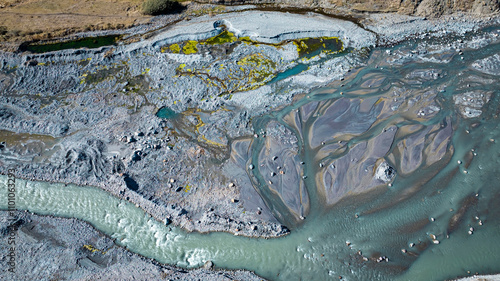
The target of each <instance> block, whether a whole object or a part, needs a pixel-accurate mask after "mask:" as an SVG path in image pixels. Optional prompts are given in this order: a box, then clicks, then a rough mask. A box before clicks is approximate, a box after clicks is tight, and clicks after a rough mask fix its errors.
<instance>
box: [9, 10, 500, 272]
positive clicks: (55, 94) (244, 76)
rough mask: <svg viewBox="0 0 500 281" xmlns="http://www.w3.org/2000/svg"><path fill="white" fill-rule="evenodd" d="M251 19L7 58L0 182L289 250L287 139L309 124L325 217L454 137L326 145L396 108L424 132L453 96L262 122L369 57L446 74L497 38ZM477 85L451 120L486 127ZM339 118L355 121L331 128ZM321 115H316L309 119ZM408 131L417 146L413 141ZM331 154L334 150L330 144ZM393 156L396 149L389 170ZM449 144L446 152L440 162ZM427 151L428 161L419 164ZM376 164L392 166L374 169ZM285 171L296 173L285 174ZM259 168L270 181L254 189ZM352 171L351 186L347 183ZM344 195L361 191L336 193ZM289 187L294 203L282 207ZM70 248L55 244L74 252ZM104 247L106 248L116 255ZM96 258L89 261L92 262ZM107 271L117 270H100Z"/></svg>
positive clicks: (182, 25)
mask: <svg viewBox="0 0 500 281" xmlns="http://www.w3.org/2000/svg"><path fill="white" fill-rule="evenodd" d="M254 8H255V7H253V6H247V7H244V9H249V10H248V11H240V12H238V11H235V12H232V13H224V14H219V15H215V16H208V15H205V16H200V17H196V18H192V19H189V20H182V21H179V22H176V23H175V24H170V25H169V26H168V27H166V28H160V29H158V30H156V31H154V32H151V31H150V30H148V31H149V32H150V33H144V32H146V31H145V30H141V29H140V28H135V29H134V30H133V32H136V33H138V34H141V32H142V34H143V35H144V34H149V35H147V36H142V39H141V40H139V41H137V40H129V41H125V42H123V43H121V44H118V45H117V46H113V47H111V46H110V47H101V48H98V49H79V50H61V51H54V52H49V53H43V54H30V53H9V52H2V53H0V92H1V93H2V95H1V96H0V104H1V105H0V129H1V131H0V138H1V140H2V143H1V148H0V153H1V154H0V163H1V164H2V165H0V173H2V174H6V173H7V169H10V168H15V169H16V176H17V177H18V178H25V179H30V180H38V181H51V182H63V183H75V184H79V185H93V186H98V187H100V188H102V189H104V190H106V191H108V192H110V193H111V194H113V195H115V196H117V197H119V198H121V199H124V200H128V201H130V202H133V203H135V204H136V205H138V206H139V207H141V208H143V209H144V210H146V211H147V212H148V213H149V214H151V215H152V216H153V217H155V218H156V219H157V220H159V221H162V222H164V223H165V224H170V223H173V224H175V225H179V226H181V227H182V228H184V229H186V230H188V231H199V232H210V231H225V232H231V233H234V234H235V235H244V236H259V237H277V236H282V235H286V234H287V233H288V232H289V228H293V227H296V226H297V225H300V223H301V221H302V220H304V218H305V217H307V214H308V212H309V209H310V202H309V200H308V196H307V192H306V191H305V188H304V185H303V180H305V174H304V172H303V171H302V170H301V168H300V167H301V165H302V164H300V162H301V160H300V159H299V158H297V157H296V155H297V154H298V152H299V151H298V144H299V143H300V141H299V138H297V137H296V135H294V134H295V132H299V135H300V136H301V137H304V136H307V134H308V132H306V131H304V132H301V130H302V128H303V124H305V123H308V125H310V126H311V128H312V129H311V130H312V131H313V132H312V134H311V135H310V136H312V135H314V136H315V138H314V139H311V140H309V141H308V143H309V145H311V149H315V150H317V151H318V158H317V159H314V161H316V162H317V164H318V165H320V168H321V171H320V172H319V173H318V175H317V177H316V179H315V181H316V185H317V186H319V187H323V189H322V190H321V189H320V190H319V192H320V193H321V194H324V196H325V198H326V201H327V205H333V204H335V203H336V202H338V201H339V200H340V199H342V198H343V196H345V195H346V194H348V193H351V194H352V193H353V192H354V193H357V192H358V193H361V192H364V191H366V190H370V189H371V188H374V187H376V186H379V185H380V184H381V183H383V184H390V182H391V181H392V179H393V177H394V175H393V172H392V171H393V170H394V169H395V170H397V171H398V173H400V174H402V175H406V174H411V173H412V172H413V171H415V169H417V168H418V167H419V166H420V165H422V161H424V160H425V161H427V162H426V165H432V164H434V163H436V162H438V161H441V159H443V158H444V159H448V158H447V157H446V156H447V155H449V154H450V153H451V152H452V149H453V148H450V147H448V143H449V140H450V136H451V133H452V130H453V129H452V127H453V125H452V124H453V122H451V121H450V120H446V119H445V120H443V122H442V123H440V124H437V125H435V126H429V127H426V128H420V127H418V126H415V125H407V127H404V128H402V130H401V131H405V132H406V135H405V134H401V133H400V134H399V135H397V136H395V132H396V128H395V127H388V128H386V129H384V130H383V133H380V135H379V136H377V137H376V138H374V139H372V140H370V141H367V142H362V141H360V142H356V147H357V148H352V147H350V150H349V152H348V153H346V154H345V155H344V156H343V157H342V158H339V159H337V160H336V161H333V162H330V161H329V160H328V159H329V157H331V155H328V153H330V151H333V150H338V149H341V148H342V146H343V145H342V141H343V142H344V144H345V143H346V142H349V141H350V140H351V139H350V138H344V137H343V136H339V135H335V134H334V133H333V132H335V131H336V130H338V131H341V132H344V133H346V132H345V131H346V128H345V124H350V123H349V122H353V124H354V123H356V124H355V125H352V126H351V127H350V128H349V129H348V130H347V131H348V132H347V133H349V134H350V135H356V134H361V133H363V132H365V131H366V130H368V129H369V128H370V127H372V126H374V124H376V122H380V120H384V119H383V118H389V117H388V116H389V115H390V113H389V112H391V110H392V111H394V110H395V109H394V108H400V107H407V108H408V111H409V112H412V113H410V114H415V118H421V119H430V118H433V117H435V115H436V114H438V112H439V110H440V106H439V105H438V104H436V103H435V100H436V95H437V93H438V92H439V91H445V90H446V89H445V87H443V88H439V89H434V90H429V91H427V92H421V93H418V94H417V95H415V96H414V97H413V99H412V101H405V102H400V101H399V100H398V98H399V97H400V96H404V95H405V89H404V87H401V88H399V90H397V91H396V92H397V93H396V94H395V95H397V96H395V97H394V98H393V100H392V101H391V100H390V98H391V97H385V98H386V101H384V102H382V103H380V101H377V100H369V99H368V100H365V101H363V100H360V99H356V98H352V99H349V98H345V99H339V100H337V101H336V102H334V103H324V104H321V103H318V104H315V105H310V104H309V105H304V106H303V107H302V108H299V109H298V111H297V113H296V114H295V115H290V116H289V117H288V118H289V121H287V123H288V124H289V125H291V126H296V128H295V131H294V134H292V133H291V131H290V130H289V129H287V128H284V127H283V126H281V125H279V124H276V123H269V124H267V126H266V127H265V128H257V127H256V126H255V124H254V122H253V121H254V120H255V118H257V117H258V116H261V115H263V114H268V113H271V112H273V111H275V110H276V109H280V108H283V107H284V106H287V105H290V104H292V103H293V102H294V101H295V100H297V99H299V98H301V97H303V96H305V95H307V94H308V93H310V92H311V91H312V90H314V89H317V88H318V87H322V86H326V85H329V86H331V87H342V86H343V84H344V82H343V81H344V80H345V79H349V78H350V77H353V75H357V74H358V71H359V69H361V67H363V66H364V65H366V64H367V60H368V59H369V58H370V56H369V54H370V52H372V50H374V48H375V47H377V46H382V45H391V44H396V43H398V42H401V41H404V40H411V39H415V38H418V39H424V40H425V39H429V38H433V39H432V40H429V41H427V43H425V44H420V45H418V46H417V47H416V49H411V50H410V49H405V48H400V49H397V50H393V51H390V50H388V51H387V53H385V54H381V55H380V56H379V58H381V57H382V58H383V59H380V64H379V67H381V68H383V67H389V66H390V65H391V64H395V65H403V64H404V63H405V62H407V61H415V60H416V61H422V62H426V61H434V62H439V63H447V62H449V61H450V60H451V59H452V58H453V57H456V56H461V55H462V53H463V50H466V49H475V48H476V49H478V48H481V47H483V46H486V45H488V44H492V43H493V42H497V41H498V32H479V29H480V28H481V27H484V26H488V25H495V24H496V25H498V21H499V19H498V17H495V16H487V17H477V16H470V15H464V14H454V15H449V16H445V17H442V18H440V19H431V20H430V19H427V18H423V17H412V16H405V15H397V14H369V15H366V16H365V17H363V18H362V19H360V20H359V21H358V23H353V22H350V21H345V20H340V19H336V18H332V17H328V16H325V15H321V14H316V13H313V12H310V13H306V14H294V13H279V12H270V11H259V10H252V9H254ZM170 17H172V16H170ZM167 18H168V16H167ZM155 20H156V21H161V20H164V21H168V20H166V18H161V17H160V18H157V19H155ZM129 32H130V30H129ZM133 35H137V34H133ZM136 38H137V37H136ZM131 41H137V42H132V43H131ZM377 51H378V50H377V49H375V52H377ZM373 57H375V56H372V58H373ZM498 65H499V58H498V55H497V56H490V57H488V58H484V59H481V60H477V61H474V62H473V63H472V64H471V67H474V69H476V70H477V71H480V72H484V73H486V74H490V75H498V67H497V66H498ZM444 75H446V73H445V72H442V71H441V70H439V69H423V70H418V69H416V70H415V71H412V72H409V73H408V74H407V75H406V76H405V77H404V79H405V83H409V84H411V83H416V84H418V83H423V84H425V83H428V82H426V81H434V80H436V79H439V78H440V77H443V76H444ZM364 79H365V81H366V84H363V85H364V86H363V87H364V88H365V90H366V91H367V92H370V91H371V90H370V88H372V87H373V89H378V87H379V86H380V84H379V83H382V82H383V81H382V80H381V78H378V77H376V75H373V77H371V78H370V77H368V76H365V77H364ZM478 79H479V80H478ZM478 79H475V78H474V77H470V79H469V80H470V82H469V83H465V82H464V85H462V86H463V88H464V89H465V88H471V86H470V85H471V84H472V89H471V90H470V91H465V90H464V91H462V93H460V94H458V95H456V96H455V97H454V103H455V105H454V106H456V108H457V110H458V111H459V112H460V114H461V115H462V117H463V118H475V117H478V116H480V115H481V113H482V109H483V107H484V106H485V104H487V103H488V101H489V100H490V99H491V95H492V94H493V93H492V92H489V91H483V90H481V89H479V87H475V86H474V83H477V81H479V83H482V84H491V83H489V82H488V81H486V80H485V78H482V77H479V78H478ZM474 80H475V81H474ZM490 82H491V81H490ZM398 91H399V92H398ZM375 103H376V104H377V105H379V106H378V107H377V106H375V105H374V104H375ZM346 108H347V109H348V110H347V112H350V114H346V115H343V116H340V117H339V116H336V115H335V114H336V113H335V112H336V111H337V110H339V109H341V110H345V109H346ZM329 110H330V111H331V113H328V111H329ZM399 110H401V109H399ZM324 111H326V112H327V113H324ZM314 112H316V113H318V114H319V112H321V114H323V115H322V117H319V118H318V117H317V116H316V115H315V114H314ZM162 113H163V114H162ZM416 116H420V117H416ZM322 118H323V119H325V120H330V121H331V120H332V119H333V120H336V121H335V122H333V123H331V122H329V121H328V122H326V121H325V120H322ZM357 118H358V119H357ZM309 119H310V120H309ZM290 120H294V121H290ZM297 120H300V121H297ZM332 124H333V125H332ZM325 126H326V127H325ZM328 126H330V127H328ZM417 127H418V128H417ZM326 129H328V130H326ZM400 129H401V128H400ZM315 130H318V132H316V133H315ZM417 131H420V132H421V133H419V134H414V133H415V132H417ZM329 132H331V133H332V134H327V133H329ZM406 136H410V138H411V139H410V140H406V139H405V138H406ZM256 139H259V141H258V142H261V140H262V139H264V140H263V141H262V143H263V146H264V147H265V148H266V149H263V150H261V152H260V156H259V159H258V161H257V162H252V161H251V160H250V158H251V153H252V152H251V149H250V148H251V146H252V143H253V142H254V140H256ZM332 139H333V140H335V142H331V143H328V142H329V141H330V140H332ZM393 142H395V143H396V146H398V149H396V150H394V151H393V152H392V153H390V154H389V155H386V154H387V153H388V151H389V148H390V144H391V143H393ZM442 143H445V145H441V146H440V145H439V144H442ZM384 145H386V146H387V145H389V146H387V147H385V146H384ZM322 150H323V151H325V152H324V153H323V154H321V153H322V152H321V151H322ZM339 151H340V150H339ZM423 151H425V154H424V158H418V157H416V156H415V155H422V152H423ZM384 156H387V159H389V161H390V162H391V163H392V164H391V165H392V166H391V165H389V164H388V163H387V162H385V161H383V160H382V159H383V157H384ZM275 157H276V158H275ZM360 158H361V159H363V161H361V160H360ZM354 160H356V161H354ZM365 160H366V161H365ZM286 161H289V162H286ZM316 162H315V163H316ZM395 164H396V165H395ZM255 165H257V167H254V166H255ZM276 165H277V166H278V167H280V168H278V169H277V168H276V167H275V166H276ZM286 166H288V167H291V166H293V167H298V168H297V169H296V170H293V171H292V170H286V169H281V167H286ZM393 166H396V167H395V168H394V167H393ZM332 167H333V168H332ZM367 167H368V168H370V169H374V170H376V173H375V176H369V175H367V176H365V175H364V174H363V175H361V173H359V176H358V174H357V173H356V171H357V172H362V171H363V170H364V169H366V168H367ZM255 168H257V169H256V171H257V170H258V171H259V173H261V174H262V175H264V178H262V179H257V180H255V179H254V178H253V177H252V174H254V172H252V170H254V169H255ZM332 169H333V170H332ZM335 169H336V170H335ZM346 171H349V173H352V174H349V175H351V176H349V177H344V175H345V172H346ZM276 176H278V177H280V179H279V180H277V177H276ZM343 177H344V178H343ZM342 178H343V179H342ZM332 179H339V180H338V181H335V180H333V181H332ZM259 181H264V182H266V183H267V184H268V187H267V190H268V191H269V194H268V193H267V191H266V192H262V189H258V188H255V186H256V184H258V182H259ZM351 185H353V186H356V187H359V189H350V190H344V189H342V188H340V186H343V187H346V186H351ZM291 186H293V191H286V192H284V190H285V187H287V188H288V187H291ZM275 194H278V196H277V198H278V199H277V198H275ZM276 202H278V203H276ZM279 202H282V203H279ZM275 204H278V205H279V206H280V207H277V208H275ZM280 204H281V205H280ZM21 219H23V220H24V221H29V222H31V221H35V222H36V223H33V226H34V225H36V224H55V223H56V222H55V221H56V220H60V221H61V223H62V224H63V225H67V224H75V225H76V224H78V226H65V227H67V228H68V229H70V228H72V227H73V228H75V227H79V228H82V229H86V230H85V231H86V232H88V233H89V234H88V236H89V237H96V236H99V235H98V234H97V233H96V232H95V231H94V230H92V229H89V227H87V226H86V225H85V224H83V223H79V222H74V221H68V220H64V219H53V218H45V217H37V216H29V215H23V217H22V218H21ZM26 229H27V228H26ZM26 233H28V232H26ZM28 234H29V233H28ZM28 236H29V235H28ZM28 236H26V237H28ZM42 236H43V235H42ZM77 236H78V235H77V234H75V236H74V237H73V236H72V237H68V238H64V237H60V239H59V238H57V239H59V240H62V239H70V240H71V239H82V238H78V237H77ZM43 237H45V236H43ZM28 238H29V237H28ZM28 238H26V239H27V240H29V239H28ZM23 239H24V238H23ZM41 239H42V238H41ZM54 239H56V238H54ZM57 239H56V240H57ZM85 239H87V238H85ZM88 239H90V238H88ZM95 239H97V238H95ZM95 239H94V240H95ZM100 239H101V240H106V239H107V238H105V237H102V238H100ZM38 240H40V239H38ZM42 240H43V239H42ZM108 240H109V239H107V240H106V241H107V242H106V241H105V242H102V243H104V244H103V245H105V246H106V245H107V246H109V247H111V244H109V243H111V242H110V240H109V241H108ZM23 241H24V240H23ZM64 241H66V240H64ZM57 243H59V244H65V245H71V246H70V249H71V252H69V253H70V254H71V255H80V256H82V257H83V255H84V254H85V251H84V249H81V247H80V248H79V247H77V246H75V245H76V244H74V243H71V241H70V242H64V243H63V242H57ZM99 243H100V242H99ZM106 243H107V244H106ZM27 244H28V243H27ZM108 244H109V245H108ZM26 247H28V248H29V247H30V246H26ZM82 247H83V246H82ZM92 247H94V246H92ZM95 247H100V246H95ZM102 247H104V246H102ZM102 247H101V248H102ZM92 249H94V248H92ZM95 249H97V248H95ZM115 251H117V254H116V255H117V258H116V261H117V264H122V263H125V262H129V261H128V258H127V259H126V256H127V255H128V254H126V252H125V251H124V250H123V249H121V248H116V250H115ZM91 252H92V255H91V256H93V255H97V254H96V253H95V252H93V251H92V250H91ZM118 252H119V253H118ZM87 254H88V253H87ZM87 259H89V260H90V262H87V264H92V259H90V258H89V257H88V256H87ZM130 259H133V260H134V262H133V264H134V267H132V269H130V270H132V271H133V270H136V269H135V268H143V266H144V267H154V268H155V271H154V272H158V275H155V276H159V275H161V274H163V273H162V270H163V271H165V270H167V271H169V270H170V271H172V270H175V269H172V268H167V267H164V266H163V265H152V264H151V263H149V261H147V262H146V261H145V260H144V259H141V258H139V257H137V256H133V257H132V258H130ZM83 260H85V258H83ZM125 260H127V261H125ZM94 263H95V262H94ZM141 263H143V265H142V264H141ZM137 264H139V265H137ZM106 267H109V268H112V265H110V263H106ZM82 268H83V267H82ZM81 270H82V272H81V273H80V272H79V271H78V274H82V275H81V276H90V275H89V274H91V273H90V272H94V273H95V270H96V269H92V270H91V271H85V270H84V269H81ZM170 271H169V272H170ZM94 273H92V274H94ZM75 274H77V273H75ZM152 274H153V273H152ZM188 274H192V275H193V276H191V275H189V277H187V276H185V275H182V276H183V277H182V278H196V276H198V275H196V274H215V275H216V274H217V273H213V272H212V273H206V272H205V271H203V270H202V271H199V272H198V271H195V272H190V273H188ZM231 274H237V273H231ZM238 274H239V273H238ZM241 274H247V273H241ZM215 275H214V276H215ZM79 276H80V275H79ZM230 276H233V275H230ZM234 276H235V277H231V278H242V279H247V277H245V276H247V275H245V276H243V275H242V276H243V277H237V276H236V275H234ZM248 276H250V275H248ZM82 278H83V277H82ZM85 278H87V277H85ZM88 278H90V277H88ZM110 278H111V277H110ZM214 278H218V277H214ZM248 278H249V277H248Z"/></svg>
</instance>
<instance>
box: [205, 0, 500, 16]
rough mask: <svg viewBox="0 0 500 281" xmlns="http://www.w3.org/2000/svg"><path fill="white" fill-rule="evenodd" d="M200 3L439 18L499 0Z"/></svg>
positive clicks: (482, 10) (499, 7)
mask: <svg viewBox="0 0 500 281" xmlns="http://www.w3.org/2000/svg"><path fill="white" fill-rule="evenodd" d="M199 2H203V3H205V2H206V3H209V2H210V3H214V2H215V3H218V4H224V5H237V4H276V5H279V6H280V7H283V6H285V7H286V6H289V7H298V8H311V7H313V8H325V9H335V10H340V11H343V12H346V11H347V12H350V11H352V12H369V13H380V12H397V13H401V14H408V15H416V16H425V17H438V16H441V15H443V14H451V13H455V12H469V13H474V14H481V15H487V14H492V13H495V12H499V11H500V1H499V0H458V1H450V0H447V1H441V0H389V1H383V0H370V1H360V0H306V1H298V0H215V1H213V0H201V1H199Z"/></svg>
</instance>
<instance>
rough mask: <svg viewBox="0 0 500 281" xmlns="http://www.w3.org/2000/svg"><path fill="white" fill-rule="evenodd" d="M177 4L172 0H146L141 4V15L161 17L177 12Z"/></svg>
mask: <svg viewBox="0 0 500 281" xmlns="http://www.w3.org/2000/svg"><path fill="white" fill-rule="evenodd" d="M179 6H180V5H179V3H177V2H175V1H172V0H146V2H144V3H143V4H142V13H144V14H145V15H151V16H156V15H162V14H168V13H172V12H176V11H177V10H179Z"/></svg>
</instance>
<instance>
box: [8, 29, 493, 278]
mask: <svg viewBox="0 0 500 281" xmlns="http://www.w3.org/2000/svg"><path fill="white" fill-rule="evenodd" d="M499 33H500V32H499V30H498V29H496V28H489V29H487V30H483V31H482V32H480V33H478V34H475V35H471V36H469V38H468V39H466V40H467V42H465V43H463V44H462V45H460V46H462V47H460V48H461V50H460V51H457V47H454V44H456V40H455V39H453V38H451V39H450V38H448V39H439V40H437V39H432V40H426V39H419V40H412V41H408V42H404V43H401V44H399V45H396V46H393V47H390V48H375V49H373V50H371V51H370V53H369V54H366V55H365V56H364V57H362V58H361V59H363V60H364V66H363V67H360V68H357V69H352V70H351V71H350V72H349V73H347V76H346V77H345V79H344V80H343V81H338V82H335V83H333V84H331V85H330V86H329V87H323V88H319V89H315V90H313V91H312V92H310V93H307V94H305V95H304V96H302V97H300V98H297V99H296V100H295V101H294V103H292V104H291V105H289V106H286V107H282V108H279V109H278V110H276V111H274V112H272V113H271V114H268V115H265V116H261V117H259V118H256V119H255V120H253V122H252V123H253V126H254V129H255V132H256V133H260V132H269V137H266V138H253V137H252V138H248V139H243V140H241V139H239V140H237V141H234V142H233V144H232V151H231V159H232V161H235V162H236V163H240V162H241V163H240V164H241V165H243V167H245V169H246V172H247V175H248V178H249V182H251V184H252V185H253V186H254V188H255V189H256V190H257V191H258V193H259V194H260V196H261V197H262V198H263V200H264V202H265V203H266V205H267V206H268V207H270V209H271V210H272V211H273V214H274V215H275V216H276V217H277V218H278V219H279V220H280V221H281V222H282V223H283V224H285V225H287V226H288V227H289V228H290V229H291V232H290V233H289V234H288V235H286V236H284V237H280V238H275V239H261V238H247V237H242V236H235V235H232V234H229V233H210V234H200V233H187V232H185V231H184V230H182V229H181V228H178V227H173V226H165V225H164V224H163V223H161V222H159V221H157V220H155V219H153V218H151V216H149V215H148V214H146V213H145V212H144V211H143V210H142V209H140V208H137V207H136V206H135V205H133V204H131V203H129V202H126V201H122V200H120V199H117V198H115V197H113V196H111V195H109V194H108V193H106V192H104V191H102V190H100V189H97V188H92V187H82V186H75V185H64V184H57V183H47V182H32V181H25V180H18V181H16V189H17V191H16V200H17V201H16V207H17V209H19V210H29V211H30V212H34V213H37V214H42V215H53V216H59V217H71V218H78V219H81V220H84V221H87V222H89V223H90V224H92V225H93V226H94V227H95V228H96V229H98V230H100V231H102V232H103V233H105V234H107V235H109V236H110V237H112V238H114V239H116V240H115V241H116V243H117V244H119V245H121V246H124V247H125V248H127V249H129V250H130V251H132V252H135V253H138V254H140V255H143V256H145V257H150V258H153V259H155V260H157V261H159V262H161V263H168V264H174V265H177V266H180V267H185V268H193V267H198V266H201V265H203V263H204V262H206V261H207V260H211V261H213V263H214V264H215V265H216V267H217V268H224V269H247V270H252V271H254V272H255V273H256V274H258V275H259V276H262V277H264V278H268V279H270V280H328V279H332V280H333V279H337V280H338V279H339V276H341V277H342V279H343V280H445V279H453V278H457V277H461V276H467V275H470V274H475V273H476V272H477V273H479V274H493V273H499V272H500V262H499V261H500V203H499V202H500V185H499V183H500V168H499V166H500V122H499V118H498V114H499V112H500V106H499V105H500V100H499V98H500V97H499V81H500V77H499V75H500V40H499V39H498V37H499V36H498V35H499ZM447 40H448V41H447ZM280 132H281V133H280ZM273 134H274V135H273ZM273 155H277V158H278V159H281V160H280V161H282V162H281V163H282V166H283V167H284V168H286V169H287V172H286V175H287V176H286V177H281V178H280V179H279V180H275V178H276V175H275V174H274V172H273V171H272V169H271V168H270V167H271V166H272V165H271V164H270V163H271V162H272V161H273V160H275V159H272V156H273ZM338 171H342V172H338ZM374 175H375V176H374ZM0 186H1V188H0V198H7V176H1V177H0ZM0 208H2V209H7V200H2V201H1V202H0Z"/></svg>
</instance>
